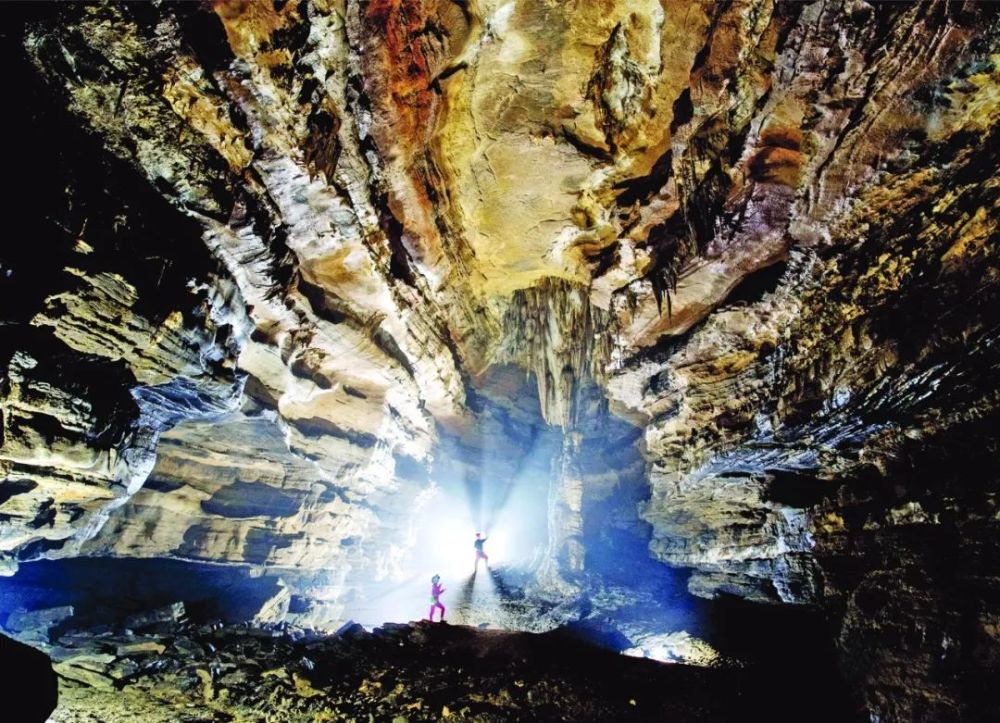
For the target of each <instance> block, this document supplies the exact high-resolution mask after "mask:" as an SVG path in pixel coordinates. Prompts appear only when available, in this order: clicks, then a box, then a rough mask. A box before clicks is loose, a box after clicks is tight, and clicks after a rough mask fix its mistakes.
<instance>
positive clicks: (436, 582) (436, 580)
mask: <svg viewBox="0 0 1000 723" xmlns="http://www.w3.org/2000/svg"><path fill="white" fill-rule="evenodd" d="M443 592H444V588H443V587H441V576H440V575H435V576H434V577H432V578H431V611H430V612H429V613H428V614H427V619H428V620H430V621H431V622H434V610H435V609H436V608H441V620H440V622H444V605H442V604H441V593H443Z"/></svg>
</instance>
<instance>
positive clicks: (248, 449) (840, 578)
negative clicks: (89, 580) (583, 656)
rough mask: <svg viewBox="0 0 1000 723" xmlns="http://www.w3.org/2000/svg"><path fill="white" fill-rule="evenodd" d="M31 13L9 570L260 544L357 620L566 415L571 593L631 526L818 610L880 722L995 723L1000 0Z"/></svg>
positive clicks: (18, 218)
mask: <svg viewBox="0 0 1000 723" xmlns="http://www.w3.org/2000/svg"><path fill="white" fill-rule="evenodd" d="M5 12H6V13H8V14H9V15H11V16H12V17H11V22H10V23H9V29H6V30H5V31H4V33H5V40H4V52H5V54H6V56H7V57H6V58H5V59H6V61H7V62H6V63H5V67H6V68H9V69H10V70H9V72H10V73H11V74H12V76H13V77H14V78H15V79H16V81H17V83H18V84H20V85H19V87H21V86H23V90H24V94H23V101H22V105H23V107H22V108H21V109H20V110H19V111H17V112H15V113H13V115H14V117H15V124H16V125H15V133H14V134H12V136H11V137H12V139H13V144H14V145H15V146H20V147H18V148H15V151H14V152H15V154H16V157H17V159H18V165H19V166H22V167H23V168H24V169H25V173H26V178H27V183H25V184H24V185H23V187H22V188H21V189H20V190H18V191H15V196H14V198H15V200H16V201H17V202H18V204H24V207H25V208H29V207H31V208H35V207H37V208H39V209H41V210H40V211H39V212H38V213H27V212H25V213H23V214H20V213H17V212H16V211H15V212H14V213H13V214H12V215H13V217H14V218H13V221H12V222H13V223H14V224H15V229H14V230H15V232H16V236H17V238H16V239H15V241H14V242H11V243H7V244H5V248H4V250H3V252H2V253H3V256H2V268H0V293H2V294H3V303H2V308H3V315H4V319H3V322H2V326H0V333H2V334H3V337H4V344H3V347H2V357H0V362H2V364H0V368H2V369H3V370H4V371H3V376H2V386H0V414H2V417H0V420H2V425H0V435H2V436H0V473H2V475H3V479H4V482H3V486H2V495H0V514H3V515H4V518H3V527H2V528H0V550H2V554H3V558H2V559H3V564H4V566H5V569H6V570H8V571H13V569H15V568H16V566H17V564H18V561H23V560H30V559H34V558H37V557H39V556H43V555H44V556H58V555H67V554H77V553H80V552H83V553H85V554H98V555H118V556H143V557H145V556H150V557H159V556H172V557H179V558H183V559H195V560H202V561H212V562H225V563H230V564H248V565H253V566H258V567H261V566H263V567H266V568H271V569H280V570H283V571H285V573H286V575H287V577H288V579H289V580H290V581H291V580H292V579H293V578H295V576H296V575H299V576H304V577H303V578H302V579H301V580H299V581H296V582H292V583H291V584H293V585H295V587H296V592H295V594H296V595H297V596H300V597H302V598H303V599H306V598H308V599H309V600H310V601H311V602H310V603H309V605H312V606H314V607H313V608H311V609H313V610H315V611H321V613H320V612H317V614H322V615H325V616H327V617H328V618H330V619H337V618H338V617H339V616H342V615H345V614H346V612H345V611H348V610H349V606H350V600H351V599H352V598H351V595H352V592H351V591H352V590H355V589H356V588H357V587H358V586H360V585H361V584H362V582H363V579H365V578H366V576H367V578H371V577H374V578H375V579H378V580H382V581H387V580H391V579H392V578H393V575H395V574H398V573H399V571H401V570H403V569H406V568H407V567H408V566H410V565H411V564H412V561H413V555H414V550H413V549H412V547H409V546H408V544H407V540H408V539H409V538H408V536H407V530H408V529H410V528H411V527H412V520H413V518H414V515H415V514H417V513H418V512H419V510H420V503H421V500H424V499H426V493H427V491H428V490H429V489H432V488H433V486H434V485H435V483H436V475H438V476H440V475H443V474H444V473H445V472H444V471H445V470H448V473H449V474H452V475H457V476H460V477H461V478H462V479H463V480H466V481H467V483H468V484H469V485H470V486H471V487H473V488H488V487H489V486H490V485H491V484H492V485H494V486H496V485H501V486H502V485H504V484H507V483H508V482H509V480H510V479H513V478H514V477H515V476H516V475H517V474H518V472H517V469H516V467H517V465H508V466H507V467H506V468H505V467H504V465H502V464H501V465H498V466H496V467H495V469H499V470H500V471H499V472H496V473H495V476H496V477H498V478H502V479H500V480H499V481H498V479H494V478H491V477H490V475H488V474H486V473H485V472H484V468H483V466H482V464H479V465H477V463H476V460H477V459H480V460H482V459H485V458H487V457H489V455H493V456H494V457H496V458H498V459H499V458H503V457H506V458H507V459H517V458H519V456H521V457H523V456H525V455H527V454H528V453H529V451H530V450H532V449H535V447H536V446H537V444H539V442H538V440H541V439H544V440H545V441H544V444H542V448H544V449H545V450H550V449H551V452H546V454H550V459H551V464H550V465H549V467H548V469H549V470H550V472H549V474H548V477H549V479H548V480H545V481H544V482H543V484H546V485H548V486H549V489H548V490H547V500H548V501H547V503H546V504H547V512H546V515H547V520H548V529H547V545H546V549H545V550H544V555H543V556H542V559H540V560H539V561H538V564H537V568H536V572H537V574H536V576H535V580H534V589H535V592H536V594H538V595H539V596H540V597H541V598H543V599H551V598H553V597H555V598H566V597H575V598H579V597H583V598H586V597H587V596H588V595H590V593H591V592H592V591H593V589H594V586H595V585H596V586H597V587H598V588H601V589H602V590H603V589H604V585H605V582H608V581H609V580H611V579H612V578H614V579H615V580H620V579H621V578H620V575H619V576H618V577H615V576H616V575H617V573H616V572H615V569H616V559H618V560H620V559H621V558H622V557H623V556H626V555H630V554H633V552H634V551H635V550H637V549H638V550H640V552H641V556H642V557H643V560H642V564H643V565H647V564H648V565H652V568H653V569H661V570H663V571H664V574H666V571H667V570H669V569H670V568H687V569H690V570H692V574H691V577H690V579H689V581H688V588H689V590H690V591H691V592H693V593H694V594H696V595H700V596H706V597H714V596H718V595H720V594H732V595H737V596H740V597H744V598H748V599H751V600H757V601H762V602H768V603H783V604H794V605H811V606H818V607H820V608H821V609H823V610H825V611H826V612H827V613H828V615H829V617H830V620H831V624H832V626H833V627H834V628H835V629H836V631H837V632H836V635H837V639H838V641H839V643H838V644H839V646H840V649H841V652H842V655H843V660H844V669H845V670H846V671H847V673H848V675H849V676H850V677H851V680H852V681H854V682H855V683H856V685H857V687H858V689H859V690H860V691H862V695H863V696H864V698H865V703H866V705H867V706H868V708H869V710H870V711H871V713H872V715H875V716H878V717H879V719H880V720H908V719H921V718H925V719H942V718H946V717H949V716H960V715H964V714H967V713H970V711H968V710H966V707H965V706H966V705H967V704H966V702H965V701H966V700H967V699H968V698H969V696H968V692H969V686H972V687H973V688H976V686H984V685H986V682H985V681H986V680H987V679H988V671H989V670H991V669H993V668H994V667H995V665H996V661H997V656H998V655H1000V633H998V630H1000V623H998V620H1000V608H998V607H997V603H996V589H997V584H998V575H997V570H998V569H1000V567H998V563H1000V551H998V549H997V547H996V543H995V541H994V540H995V539H996V537H997V532H998V531H1000V530H998V524H1000V522H998V520H1000V512H998V509H997V497H996V495H997V469H996V462H995V459H996V451H997V449H996V437H995V433H994V431H993V430H994V428H995V426H996V421H997V420H996V415H997V412H996V409H997V401H998V400H997V380H998V373H997V372H998V362H1000V360H998V357H997V351H996V342H997V335H998V329H1000V318H998V311H997V310H998V308H1000V307H998V303H997V302H998V293H997V292H998V281H1000V276H998V251H997V243H996V241H997V223H998V217H1000V216H998V213H997V204H998V198H1000V187H998V183H997V179H996V168H997V163H998V160H1000V159H998V157H997V156H998V153H1000V139H998V138H997V133H998V124H997V121H998V117H1000V94H998V73H1000V69H998V64H997V57H998V55H997V54H998V50H1000V29H998V26H997V21H998V17H997V12H996V8H995V6H994V5H993V4H990V3H985V2H984V3H976V2H944V1H943V0H942V1H931V0H928V1H927V2H916V3H877V2H865V1H864V0H842V1H837V2H814V3H799V2H776V1H774V0H733V1H732V2H714V1H710V0H701V1H699V0H660V1H658V2H653V1H652V0H650V1H648V2H615V1H609V2H596V1H594V2H588V1H585V0H581V1H579V2H541V1H539V2H526V1H524V0H516V1H511V2H506V3H502V2H494V1H492V0H477V1H476V2H457V1H454V2H453V1H450V0H370V1H369V2H357V1H354V0H313V1H311V2H305V1H304V0H301V1H297V0H290V1H288V2H266V1H265V0H260V1H259V2H258V1H248V0H232V1H225V2H223V1H219V2H213V3H202V4H194V3H177V4H171V3H162V4H159V5H140V4H115V3H103V4H96V5H77V4H74V5H71V6H68V7H62V6H60V7H56V6H52V7H48V6H46V7H37V8H28V9H23V8H18V9H17V10H14V9H12V8H7V9H5ZM15 15H16V17H13V16H15ZM22 140H23V143H22ZM14 208H16V206H14ZM511 370H514V371H513V372H512V371H511ZM526 380H527V385H528V386H533V387H534V389H533V390H531V393H530V394H529V393H528V392H527V391H526ZM525 400H528V401H527V402H526V401H525ZM543 430H549V431H543ZM548 434H553V435H561V437H560V439H555V437H552V438H550V437H547V436H545V435H548ZM158 440H159V445H158V446H157V441H158ZM491 459H492V458H491ZM154 460H155V467H154ZM545 466H546V465H545V464H543V463H541V462H537V460H536V462H535V466H534V467H532V469H533V470H536V471H537V472H538V474H537V475H536V476H544V475H543V473H542V470H543V469H544V468H545ZM491 469H493V468H491ZM618 567H620V565H618ZM643 569H647V568H645V567H643ZM604 576H610V577H604ZM303 580H305V582H303ZM609 584H610V583H609ZM616 584H617V583H616ZM310 586H311V587H310ZM604 591H605V592H606V590H604ZM976 689H977V690H978V688H976Z"/></svg>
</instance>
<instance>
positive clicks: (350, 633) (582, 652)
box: [34, 603, 845, 723]
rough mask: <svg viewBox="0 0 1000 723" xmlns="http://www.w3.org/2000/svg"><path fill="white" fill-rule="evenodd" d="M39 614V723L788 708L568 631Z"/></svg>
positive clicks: (721, 714)
mask: <svg viewBox="0 0 1000 723" xmlns="http://www.w3.org/2000/svg"><path fill="white" fill-rule="evenodd" d="M36 617H38V619H39V622H40V624H43V625H50V624H53V623H55V624H54V625H52V626H51V627H48V628H46V629H45V630H40V631H35V633H34V634H35V640H36V645H37V646H38V647H41V648H42V649H44V650H45V651H46V652H47V653H48V654H49V655H50V657H51V658H52V660H53V667H54V668H55V670H56V672H57V674H58V676H59V683H60V700H59V707H58V708H57V710H56V712H55V713H54V714H53V716H52V717H51V718H50V720H51V721H52V723H98V722H99V723H117V722H119V721H144V722H148V723H157V722H159V721H163V722H164V723H166V722H167V721H170V722H174V721H186V722H191V723H193V722H195V721H273V722H280V721H289V722H291V721H339V720H343V721H356V720H359V721H393V722H394V723H400V722H401V721H411V722H415V721H440V720H468V721H515V720H516V721H549V720H553V721H554V720H572V721H598V720H600V721H617V720H683V721H699V720H731V719H734V718H735V716H737V715H738V716H740V717H741V718H742V717H746V716H748V715H749V716H750V717H751V718H754V717H755V716H758V715H762V716H766V717H767V718H768V719H769V720H782V719H786V718H783V716H785V715H786V712H783V711H787V712H788V713H794V711H795V706H794V705H793V706H790V707H788V708H787V709H782V710H776V709H775V706H774V696H773V686H774V684H775V680H774V671H773V670H771V669H768V668H767V667H766V666H760V665H746V664H742V665H740V664H726V665H716V666H714V667H701V668H699V667H693V666H687V665H676V664H662V663H656V662H653V661H649V660H641V659H636V658H632V657H627V656H623V655H619V654H617V653H615V652H614V651H612V650H609V649H607V648H603V647H600V646H596V645H594V644H592V643H591V642H587V641H585V640H583V639H581V638H580V637H579V636H578V635H575V634H574V633H573V632H571V631H569V630H567V629H560V630H554V631H550V632H547V633H540V634H538V633H527V632H514V631H501V630H485V629H478V628H473V627H467V626H461V625H449V624H441V623H428V622H425V621H422V622H415V623H406V624H394V623H387V624H385V625H383V626H381V627H378V628H375V629H374V630H373V631H371V632H369V631H367V630H365V629H364V628H363V627H362V626H360V625H357V624H349V625H346V626H345V627H344V628H342V629H341V630H340V631H338V632H337V633H336V634H333V635H326V634H324V635H321V634H317V633H315V632H312V631H306V630H299V629H292V628H289V627H287V626H285V625H274V624H270V625H263V626H252V625H246V624H241V625H223V624H221V623H217V622H206V623H196V622H191V621H189V620H188V619H187V617H186V613H185V609H184V606H183V604H180V603H178V604H175V605H170V606H166V607H163V608H160V609H157V610H153V611H150V612H147V613H142V614H138V615H134V616H132V617H131V618H129V619H128V620H127V621H123V623H122V624H120V625H118V626H101V627H95V628H91V629H86V630H66V631H62V632H60V627H59V625H58V621H57V620H56V617H57V616H55V615H51V616H46V615H41V616H36ZM46 631H48V633H49V634H51V636H52V637H51V638H50V640H49V642H47V643H45V642H39V641H41V640H42V639H44V637H45V635H46ZM791 700H792V702H793V703H794V701H795V696H794V694H793V695H792V697H791ZM818 702H819V701H818ZM839 704H840V701H836V700H831V701H827V702H826V705H825V708H828V709H829V711H831V712H832V715H834V716H835V717H831V718H829V720H845V718H844V717H840V714H841V712H842V711H841V709H840V708H839V707H838V706H839ZM818 707H820V708H824V706H818ZM820 715H821V716H822V713H821V714H820ZM811 716H812V718H813V719H817V720H819V719H822V717H820V718H816V717H815V715H812V714H811ZM787 719H788V720H792V719H795V718H794V717H789V718H787Z"/></svg>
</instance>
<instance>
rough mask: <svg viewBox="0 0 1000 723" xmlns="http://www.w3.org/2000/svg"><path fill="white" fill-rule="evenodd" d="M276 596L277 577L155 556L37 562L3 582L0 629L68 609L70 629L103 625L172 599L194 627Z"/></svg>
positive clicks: (234, 616)
mask: <svg viewBox="0 0 1000 723" xmlns="http://www.w3.org/2000/svg"><path fill="white" fill-rule="evenodd" d="M277 590H278V586H277V583H276V581H275V580H274V579H271V578H266V577H256V578H251V577H250V575H249V571H248V568H245V567H235V566H228V565H206V564H201V563H194V562H182V561H179V560H164V559H156V558H154V559H110V558H70V559H65V560H39V561H37V562H28V563H24V564H22V565H21V567H20V569H19V570H18V571H17V573H16V574H15V575H14V576H13V577H9V578H0V624H5V623H6V621H7V617H8V616H9V615H10V613H12V612H14V611H15V610H19V609H21V610H38V609H43V608H52V607H58V606H62V605H72V606H74V608H75V609H76V615H75V617H74V619H73V625H74V626H89V625H106V624H111V623H113V622H115V621H118V620H121V619H124V618H125V617H126V616H128V615H131V614H133V613H137V612H141V611H145V610H150V609H153V608H158V607H162V606H164V605H169V604H170V603H173V602H177V601H182V602H184V603H185V606H186V608H187V613H188V617H189V618H190V619H191V620H193V621H205V620H212V619H219V620H223V621H226V622H239V621H242V620H246V619H249V618H251V617H253V615H254V614H255V613H256V612H257V611H258V610H259V609H260V606H261V605H262V604H263V603H264V602H265V601H266V600H267V599H269V598H270V597H272V596H273V595H274V594H275V593H276V592H277Z"/></svg>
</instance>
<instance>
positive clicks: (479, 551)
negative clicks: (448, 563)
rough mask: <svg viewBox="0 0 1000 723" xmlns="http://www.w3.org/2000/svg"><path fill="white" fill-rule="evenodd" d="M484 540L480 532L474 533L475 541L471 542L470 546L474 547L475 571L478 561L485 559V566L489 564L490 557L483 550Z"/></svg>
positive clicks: (477, 568)
mask: <svg viewBox="0 0 1000 723" xmlns="http://www.w3.org/2000/svg"><path fill="white" fill-rule="evenodd" d="M485 542H486V538H485V537H483V536H482V534H481V533H479V532H477V533H476V541H475V542H473V543H472V546H473V547H475V548H476V572H478V571H479V561H480V560H485V561H486V566H487V567H489V565H490V558H489V556H488V555H487V554H486V552H485V551H484V550H483V543H485Z"/></svg>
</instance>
